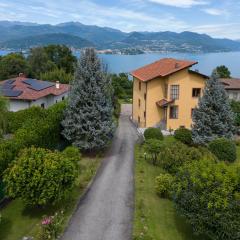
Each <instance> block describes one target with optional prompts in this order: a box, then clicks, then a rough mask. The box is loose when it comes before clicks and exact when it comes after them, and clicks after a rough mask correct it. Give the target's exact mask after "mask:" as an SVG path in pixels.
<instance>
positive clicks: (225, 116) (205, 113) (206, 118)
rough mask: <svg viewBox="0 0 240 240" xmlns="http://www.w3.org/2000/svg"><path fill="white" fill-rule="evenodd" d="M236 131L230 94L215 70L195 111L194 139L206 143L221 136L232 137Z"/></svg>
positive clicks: (196, 141)
mask: <svg viewBox="0 0 240 240" xmlns="http://www.w3.org/2000/svg"><path fill="white" fill-rule="evenodd" d="M234 132H235V127H234V114H233V112H232V110H231V107H230V103H229V99H228V95H227V93H226V91H225V89H224V86H223V85H222V84H221V83H220V82H219V80H218V75H217V73H216V72H213V74H212V76H211V78H210V79H208V80H207V82H206V86H205V89H204V94H203V97H202V98H201V99H200V101H199V103H198V107H197V108H196V109H195V110H194V112H193V128H192V137H193V141H194V143H196V144H202V145H206V144H207V143H209V142H211V141H212V140H214V139H215V138H219V137H225V138H229V139H231V138H232V137H233V134H234Z"/></svg>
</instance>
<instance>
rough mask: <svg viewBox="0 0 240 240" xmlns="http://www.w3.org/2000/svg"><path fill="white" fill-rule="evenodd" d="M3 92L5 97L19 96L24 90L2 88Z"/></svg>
mask: <svg viewBox="0 0 240 240" xmlns="http://www.w3.org/2000/svg"><path fill="white" fill-rule="evenodd" d="M2 94H3V96H5V97H18V96H19V95H21V94H22V91H19V90H12V89H2Z"/></svg>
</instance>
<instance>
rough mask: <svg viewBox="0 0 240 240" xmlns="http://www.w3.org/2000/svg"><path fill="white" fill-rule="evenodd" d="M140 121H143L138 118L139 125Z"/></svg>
mask: <svg viewBox="0 0 240 240" xmlns="http://www.w3.org/2000/svg"><path fill="white" fill-rule="evenodd" d="M140 121H141V119H140V117H139V116H138V124H140Z"/></svg>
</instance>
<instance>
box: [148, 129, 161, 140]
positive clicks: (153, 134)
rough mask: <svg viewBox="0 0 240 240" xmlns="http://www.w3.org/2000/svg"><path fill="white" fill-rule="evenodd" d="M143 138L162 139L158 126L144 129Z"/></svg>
mask: <svg viewBox="0 0 240 240" xmlns="http://www.w3.org/2000/svg"><path fill="white" fill-rule="evenodd" d="M144 138H145V139H146V140H148V139H157V140H163V134H162V131H161V129H160V128H152V127H151V128H147V129H146V130H145V131H144Z"/></svg>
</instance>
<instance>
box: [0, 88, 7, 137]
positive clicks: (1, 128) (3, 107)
mask: <svg viewBox="0 0 240 240" xmlns="http://www.w3.org/2000/svg"><path fill="white" fill-rule="evenodd" d="M7 106H8V101H7V99H5V98H3V97H1V89H0V139H1V138H2V136H3V134H4V133H6V131H7V113H8V108H7Z"/></svg>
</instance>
